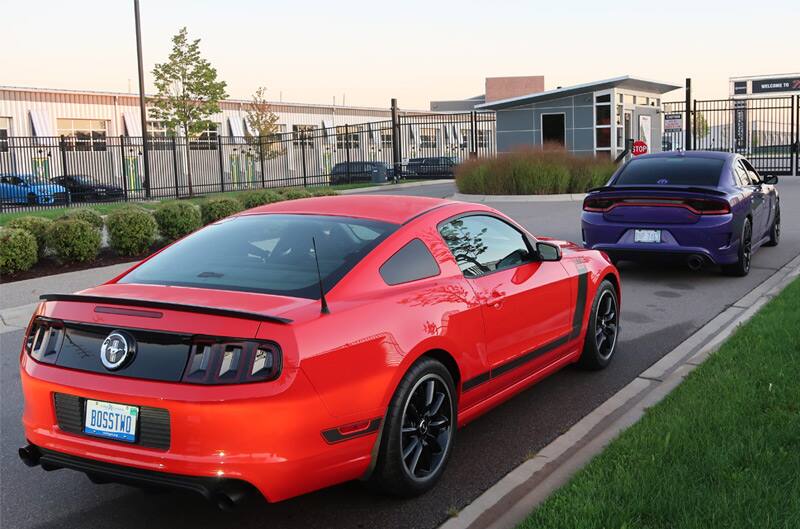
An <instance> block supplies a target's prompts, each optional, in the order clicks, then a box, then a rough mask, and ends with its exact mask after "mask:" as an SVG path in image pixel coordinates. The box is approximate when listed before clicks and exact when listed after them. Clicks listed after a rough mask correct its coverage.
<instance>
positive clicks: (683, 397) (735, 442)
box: [520, 280, 800, 529]
mask: <svg viewBox="0 0 800 529" xmlns="http://www.w3.org/2000/svg"><path fill="white" fill-rule="evenodd" d="M520 527H522V528H525V529H531V528H547V529H558V528H563V529H582V528H586V529H588V528H592V529H595V528H608V529H612V528H614V529H622V528H626V529H633V528H648V529H662V528H663V529H707V528H716V527H719V528H724V529H739V528H742V529H744V528H787V529H788V528H800V280H797V281H794V282H793V283H792V284H791V285H790V286H789V287H788V288H787V289H786V290H784V291H783V293H781V294H780V295H779V296H778V297H777V298H775V299H773V300H772V301H771V302H770V303H769V304H768V305H766V306H765V307H764V308H763V309H762V310H761V311H760V312H759V313H758V314H757V315H756V316H755V317H754V318H753V319H752V320H751V321H750V322H749V323H747V324H746V325H744V326H743V327H742V328H740V329H739V330H738V331H737V332H736V333H735V334H734V336H733V337H732V338H731V339H730V340H729V341H728V342H726V343H725V344H724V345H723V346H722V348H721V349H720V350H719V351H718V352H717V353H715V354H713V355H712V356H711V357H710V358H709V359H708V360H707V361H706V362H705V363H704V364H703V365H702V366H700V367H699V368H698V369H697V370H695V371H694V372H693V373H692V374H691V375H690V376H689V377H688V378H687V380H686V381H685V382H684V383H683V384H682V385H680V386H679V387H678V388H677V389H676V390H675V391H674V392H673V393H672V394H670V395H669V396H668V397H667V398H666V399H665V400H664V401H662V402H661V403H660V404H658V405H657V406H655V407H654V408H652V409H651V410H649V411H648V412H647V413H646V414H645V416H644V417H643V419H642V420H641V421H640V422H638V423H637V424H635V425H634V426H633V427H631V428H630V429H629V430H627V431H625V432H624V433H623V434H622V435H621V436H620V437H619V438H618V439H617V440H615V441H614V442H612V443H611V444H610V445H609V447H608V448H607V449H606V450H605V451H604V452H603V453H602V454H600V455H599V456H598V457H597V458H595V459H594V460H593V461H592V462H591V463H590V464H589V465H588V466H587V467H586V468H584V469H583V470H582V471H580V472H579V473H578V474H577V475H576V476H575V477H574V478H573V480H572V481H571V482H570V483H569V484H567V485H566V486H564V487H563V488H562V489H560V490H559V491H557V492H556V493H555V494H554V495H553V496H552V497H550V498H549V499H548V500H547V501H545V502H544V503H543V504H542V505H541V506H540V507H539V508H538V509H537V510H535V511H534V512H533V513H532V514H531V515H530V516H529V518H528V519H527V520H526V521H525V522H524V523H522V524H521V525H520Z"/></svg>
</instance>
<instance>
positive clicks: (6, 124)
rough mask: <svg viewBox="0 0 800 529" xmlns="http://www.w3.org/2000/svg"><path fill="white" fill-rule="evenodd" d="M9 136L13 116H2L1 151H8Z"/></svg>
mask: <svg viewBox="0 0 800 529" xmlns="http://www.w3.org/2000/svg"><path fill="white" fill-rule="evenodd" d="M9 136H11V118H2V117H0V152H8V137H9Z"/></svg>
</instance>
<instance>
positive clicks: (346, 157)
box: [342, 123, 352, 184]
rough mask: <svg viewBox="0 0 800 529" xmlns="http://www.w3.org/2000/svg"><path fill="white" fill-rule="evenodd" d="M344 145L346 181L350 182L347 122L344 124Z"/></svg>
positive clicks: (348, 128) (348, 127)
mask: <svg viewBox="0 0 800 529" xmlns="http://www.w3.org/2000/svg"><path fill="white" fill-rule="evenodd" d="M342 145H344V160H345V162H347V165H346V167H347V183H348V184H351V183H352V182H351V181H350V125H348V124H347V123H345V124H344V141H343V142H342Z"/></svg>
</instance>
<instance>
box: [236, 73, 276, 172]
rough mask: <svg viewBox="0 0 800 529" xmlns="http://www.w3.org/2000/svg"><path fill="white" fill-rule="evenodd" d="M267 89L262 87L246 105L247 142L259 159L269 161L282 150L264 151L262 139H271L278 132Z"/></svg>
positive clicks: (271, 148)
mask: <svg viewBox="0 0 800 529" xmlns="http://www.w3.org/2000/svg"><path fill="white" fill-rule="evenodd" d="M266 94H267V89H266V88H265V87H263V86H261V87H259V88H258V90H256V93H255V94H253V100H252V101H251V102H250V103H248V105H247V117H246V118H245V119H246V120H247V142H248V143H249V144H250V145H253V146H254V147H255V148H256V152H257V153H258V156H259V158H263V159H264V160H270V159H272V158H275V157H276V156H278V155H279V154H280V153H281V152H282V149H281V148H280V147H278V148H273V147H272V146H270V148H269V149H268V150H265V149H264V144H263V139H264V138H268V139H269V138H271V137H273V136H274V135H275V134H277V133H278V132H279V130H280V128H279V126H278V116H276V115H275V113H274V112H272V109H271V108H270V104H269V101H267V96H266Z"/></svg>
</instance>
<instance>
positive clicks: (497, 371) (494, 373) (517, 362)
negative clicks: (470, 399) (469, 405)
mask: <svg viewBox="0 0 800 529" xmlns="http://www.w3.org/2000/svg"><path fill="white" fill-rule="evenodd" d="M587 287H588V272H587V271H586V267H585V266H583V264H581V263H578V299H577V300H575V312H574V313H573V315H572V331H570V333H569V334H565V335H564V336H562V337H560V338H556V339H555V340H553V341H552V342H549V343H546V344H544V345H543V346H541V347H537V348H536V349H534V350H533V351H529V352H527V353H525V354H524V355H522V356H520V357H518V358H514V359H513V360H509V361H508V362H506V363H505V364H500V365H499V366H497V367H495V368H494V369H492V370H490V371H486V372H485V373H481V374H480V375H478V376H475V377H473V378H470V379H469V380H465V381H464V383H463V384H462V385H461V389H462V391H469V390H471V389H473V388H475V387H476V386H479V385H481V384H483V383H484V382H488V381H489V380H491V379H493V378H495V377H499V376H500V375H503V374H505V373H507V372H509V371H511V370H513V369H516V368H518V367H521V366H523V365H525V364H527V363H528V362H530V361H532V360H535V359H536V358H538V357H539V356H541V355H543V354H545V353H548V352H550V351H552V350H553V349H557V348H558V347H561V346H562V345H565V344H566V343H567V342H569V341H571V340H574V339H575V338H577V337H578V336H579V335H580V333H581V327H583V313H584V310H585V309H586V293H587Z"/></svg>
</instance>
